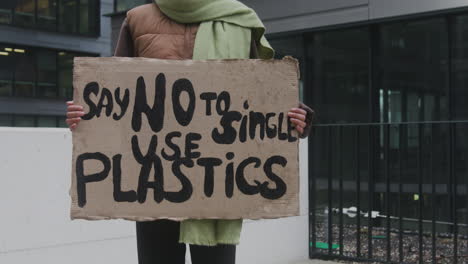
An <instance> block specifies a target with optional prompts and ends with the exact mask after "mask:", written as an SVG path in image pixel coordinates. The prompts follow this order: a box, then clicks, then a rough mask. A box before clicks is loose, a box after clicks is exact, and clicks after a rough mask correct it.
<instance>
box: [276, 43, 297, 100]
mask: <svg viewBox="0 0 468 264" xmlns="http://www.w3.org/2000/svg"><path fill="white" fill-rule="evenodd" d="M270 45H271V46H272V47H274V49H275V59H282V58H283V57H284V56H292V57H294V58H296V59H298V60H299V67H300V71H301V74H300V78H301V79H300V80H299V97H300V99H301V100H303V97H304V94H303V88H304V78H303V76H302V75H303V73H304V71H305V68H304V60H305V57H304V50H303V48H302V45H303V39H302V36H293V37H287V38H281V39H273V40H270Z"/></svg>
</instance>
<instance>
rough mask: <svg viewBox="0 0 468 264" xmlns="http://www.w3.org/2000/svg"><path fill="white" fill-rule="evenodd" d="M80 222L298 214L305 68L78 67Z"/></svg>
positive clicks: (111, 61)
mask: <svg viewBox="0 0 468 264" xmlns="http://www.w3.org/2000/svg"><path fill="white" fill-rule="evenodd" d="M73 85H74V89H75V90H74V101H75V103H76V104H78V105H82V106H83V107H84V112H85V116H84V117H83V118H82V119H83V120H82V121H81V122H80V124H79V125H78V127H77V129H76V130H75V131H74V132H73V165H72V171H73V172H72V186H71V197H72V205H71V217H72V218H73V219H75V218H82V219H113V218H123V219H129V220H137V221H142V220H152V219H161V218H178V219H185V218H192V219H239V218H243V219H259V218H278V217H286V216H294V215H298V213H299V201H298V197H299V196H298V192H299V166H298V135H297V133H296V131H295V130H294V129H293V128H292V127H291V124H290V122H289V119H288V118H287V112H288V111H289V109H291V108H292V107H297V105H298V63H297V61H296V60H295V59H293V58H285V59H283V60H268V61H266V60H219V61H217V60H214V61H176V60H157V59H145V58H117V57H113V58H75V64H74V76H73Z"/></svg>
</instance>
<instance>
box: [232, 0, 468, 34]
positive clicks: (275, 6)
mask: <svg viewBox="0 0 468 264" xmlns="http://www.w3.org/2000/svg"><path fill="white" fill-rule="evenodd" d="M241 1H242V2H243V3H245V4H246V5H248V6H250V7H252V8H253V9H255V10H256V11H257V13H258V14H259V16H260V18H261V19H262V20H263V22H264V23H265V26H266V27H267V32H268V33H279V32H287V31H293V30H304V29H312V28H316V27H323V26H329V25H337V24H345V23H352V22H362V21H368V20H372V19H379V18H387V17H393V16H401V15H409V14H416V13H422V12H429V11H437V10H443V9H449V8H458V7H468V1H467V0H326V1H325V0H316V1H310V0H289V1H282V0H241Z"/></svg>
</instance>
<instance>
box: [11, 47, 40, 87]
mask: <svg viewBox="0 0 468 264" xmlns="http://www.w3.org/2000/svg"><path fill="white" fill-rule="evenodd" d="M13 51H14V54H15V59H16V63H15V95H16V96H34V87H35V80H36V78H35V77H36V73H35V65H36V61H35V58H34V57H35V56H34V54H33V51H32V49H26V48H15V49H14V50H13Z"/></svg>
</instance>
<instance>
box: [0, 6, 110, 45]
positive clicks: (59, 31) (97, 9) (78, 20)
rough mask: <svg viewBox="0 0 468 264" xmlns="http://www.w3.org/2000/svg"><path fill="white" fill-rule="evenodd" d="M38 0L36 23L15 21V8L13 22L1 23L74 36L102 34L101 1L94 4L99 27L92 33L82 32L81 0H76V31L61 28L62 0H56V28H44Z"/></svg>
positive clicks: (98, 35)
mask: <svg viewBox="0 0 468 264" xmlns="http://www.w3.org/2000/svg"><path fill="white" fill-rule="evenodd" d="M38 1H39V0H34V3H35V7H34V8H35V12H34V25H33V26H24V25H17V24H16V23H15V20H16V19H15V17H16V15H15V8H16V7H15V8H12V9H11V22H10V23H0V25H7V26H11V27H17V28H22V29H33V30H37V31H44V32H54V33H59V34H65V35H73V36H83V37H96V38H97V37H100V36H101V1H99V0H95V1H93V2H94V5H95V7H94V8H96V17H95V18H94V20H95V23H96V25H97V27H96V28H95V31H94V32H90V33H80V6H79V4H80V0H74V1H75V4H76V11H75V12H76V14H75V16H76V20H77V21H76V22H77V24H76V25H75V32H66V31H61V30H60V28H59V25H60V15H59V13H60V0H56V1H57V2H56V7H55V19H56V24H55V28H54V29H46V28H42V27H40V26H39V25H38V23H37V22H38ZM4 10H8V9H4Z"/></svg>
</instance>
